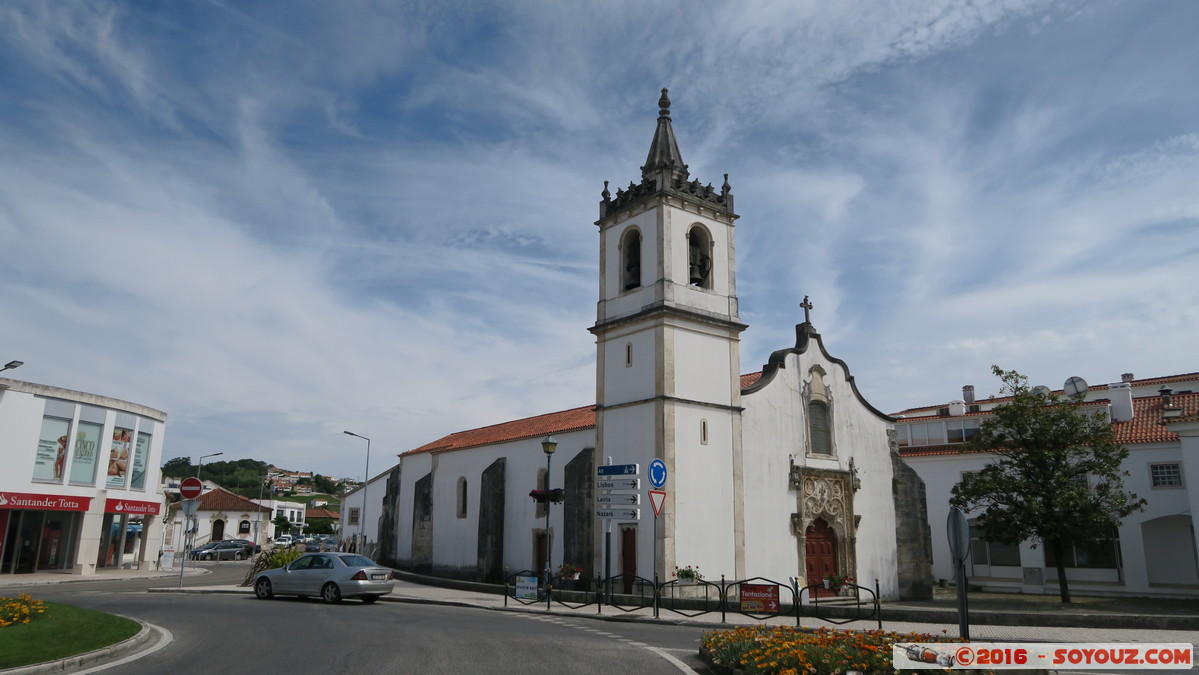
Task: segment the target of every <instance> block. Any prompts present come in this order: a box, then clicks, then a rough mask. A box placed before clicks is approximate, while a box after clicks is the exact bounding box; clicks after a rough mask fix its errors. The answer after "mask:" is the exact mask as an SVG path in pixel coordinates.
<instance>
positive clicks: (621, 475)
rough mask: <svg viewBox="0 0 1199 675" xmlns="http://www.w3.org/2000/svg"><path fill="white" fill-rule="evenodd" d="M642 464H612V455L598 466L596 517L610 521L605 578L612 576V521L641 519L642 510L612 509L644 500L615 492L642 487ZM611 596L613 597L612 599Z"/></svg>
mask: <svg viewBox="0 0 1199 675" xmlns="http://www.w3.org/2000/svg"><path fill="white" fill-rule="evenodd" d="M640 473H641V466H640V465H639V464H613V463H612V458H611V457H609V458H608V463H607V464H604V465H601V466H597V467H595V475H596V481H595V489H597V490H603V491H604V492H603V493H601V494H597V495H596V496H595V505H596V509H595V517H596V518H599V519H601V520H604V521H607V522H606V523H605V524H606V525H607V528H606V531H605V532H604V577H605V578H611V577H612V558H611V553H612V521H614V520H625V521H628V520H640V519H641V509H629V508H613V506H629V505H635V504H640V503H641V495H639V494H636V493H631V492H614V490H639V489H640V488H641V479H640V478H637V477H636V476H638V474H640ZM609 599H610V598H609Z"/></svg>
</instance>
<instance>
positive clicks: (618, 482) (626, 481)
mask: <svg viewBox="0 0 1199 675" xmlns="http://www.w3.org/2000/svg"><path fill="white" fill-rule="evenodd" d="M640 472H641V467H640V466H639V465H637V464H605V465H602V466H598V467H596V468H595V474H596V478H597V480H596V481H595V489H597V490H637V489H639V488H640V487H641V479H640V478H632V477H631V476H637V475H638V474H639V473H640ZM595 501H596V507H597V508H596V509H595V517H596V518H601V519H603V520H640V519H641V509H625V508H613V505H624V504H639V503H640V502H641V496H640V495H637V494H629V493H622V492H609V493H608V494H601V495H596V496H595Z"/></svg>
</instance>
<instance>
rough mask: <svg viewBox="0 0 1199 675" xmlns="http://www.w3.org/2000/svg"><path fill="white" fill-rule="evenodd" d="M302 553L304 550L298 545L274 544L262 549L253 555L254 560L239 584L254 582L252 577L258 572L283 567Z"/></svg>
mask: <svg viewBox="0 0 1199 675" xmlns="http://www.w3.org/2000/svg"><path fill="white" fill-rule="evenodd" d="M302 555H304V550H303V549H302V548H300V547H298V546H297V547H286V546H276V547H275V548H272V549H263V551H262V552H261V553H259V554H258V555H257V556H255V557H254V562H253V564H251V565H250V571H249V572H246V578H245V579H243V580H242V582H241V585H242V586H249V585H251V584H253V583H254V577H256V576H258V574H259V572H265V571H267V570H273V569H275V568H276V567H283V566H284V565H287V564H289V563H291V561H293V560H295V559H296V558H299V557H300V556H302Z"/></svg>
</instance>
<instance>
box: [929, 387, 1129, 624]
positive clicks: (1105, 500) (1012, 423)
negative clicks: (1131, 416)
mask: <svg viewBox="0 0 1199 675" xmlns="http://www.w3.org/2000/svg"><path fill="white" fill-rule="evenodd" d="M991 371H992V372H993V373H995V375H996V376H997V377H999V379H1000V380H1002V381H1003V392H1004V394H1006V395H1008V396H1011V397H1012V399H1011V401H1010V402H1008V403H1004V404H1002V405H999V406H996V407H995V409H994V410H993V411H992V413H993V416H992V417H990V418H988V419H986V420H984V421H983V422H982V424H981V425H980V429H979V432H978V435H976V436H975V437H974V438H972V439H971V440H970V441H969V442H968V443H966V444H965V446H964V447H963V451H964V452H968V451H987V452H992V453H995V454H996V455H997V456H998V458H997V459H996V461H994V462H992V463H990V464H987V465H986V466H985V467H983V468H982V469H981V470H980V471H978V472H976V473H969V474H966V475H965V476H963V478H962V481H961V482H960V483H958V484H957V485H955V486H954V487H953V491H952V495H953V496H952V497H951V498H950V500H949V503H950V504H952V505H954V506H957V507H960V508H962V509H963V510H965V511H966V512H968V513H972V512H977V511H979V510H980V509H981V514H980V515H978V520H977V523H978V525H979V526H981V528H982V530H983V531H984V532H985V533H986V537H987V539H988V540H991V541H996V542H1000V543H1005V544H1019V543H1020V542H1022V541H1025V540H1028V539H1034V540H1037V541H1039V542H1041V543H1043V544H1044V545H1045V546H1046V547H1048V549H1049V550H1050V551H1051V552H1052V553H1053V557H1054V560H1055V561H1056V566H1057V580H1058V588H1059V589H1060V591H1061V600H1062V602H1063V603H1069V602H1070V587H1069V585H1068V584H1067V582H1066V555H1065V554H1066V552H1067V550H1069V549H1068V547H1069V546H1071V545H1073V546H1077V547H1085V546H1087V545H1088V544H1090V545H1095V544H1098V543H1100V541H1101V540H1104V539H1109V538H1110V537H1111V533H1112V532H1113V531H1114V530H1115V528H1116V527H1118V526H1119V524H1120V521H1121V520H1123V519H1124V518H1125V517H1126V516H1128V515H1129V514H1131V513H1133V512H1135V511H1139V510H1141V509H1142V508H1144V504H1145V500H1143V499H1138V498H1137V496H1136V495H1135V494H1132V493H1129V492H1127V491H1126V490H1125V489H1124V479H1123V477H1124V476H1127V475H1128V472H1126V471H1122V470H1121V468H1120V464H1121V462H1123V461H1124V460H1125V459H1126V458H1127V457H1128V449H1127V448H1125V447H1123V446H1121V445H1119V444H1117V443H1116V439H1115V433H1114V431H1113V430H1112V425H1111V422H1110V421H1109V420H1108V419H1107V418H1106V417H1105V416H1103V415H1097V414H1093V413H1092V412H1088V411H1087V410H1085V409H1084V408H1082V407H1081V406H1079V405H1078V404H1079V403H1081V402H1082V398H1083V397H1082V395H1078V396H1075V397H1071V398H1063V397H1060V396H1057V395H1056V394H1052V393H1049V394H1046V393H1044V391H1043V390H1042V391H1033V390H1032V389H1030V388H1029V386H1028V378H1027V377H1025V376H1023V375H1021V374H1020V373H1018V372H1016V371H1014V370H1003V369H1001V368H1000V367H999V366H992V367H991ZM1033 545H1034V547H1035V546H1036V543H1035V542H1034V544H1033Z"/></svg>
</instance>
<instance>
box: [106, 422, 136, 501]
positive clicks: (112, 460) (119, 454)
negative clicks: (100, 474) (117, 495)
mask: <svg viewBox="0 0 1199 675" xmlns="http://www.w3.org/2000/svg"><path fill="white" fill-rule="evenodd" d="M132 456H133V430H132V429H121V428H119V427H118V428H115V429H113V430H112V444H111V445H110V446H109V450H108V480H107V481H106V485H108V487H115V488H121V487H125V481H126V477H127V476H128V475H129V460H130V458H131V457H132Z"/></svg>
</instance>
